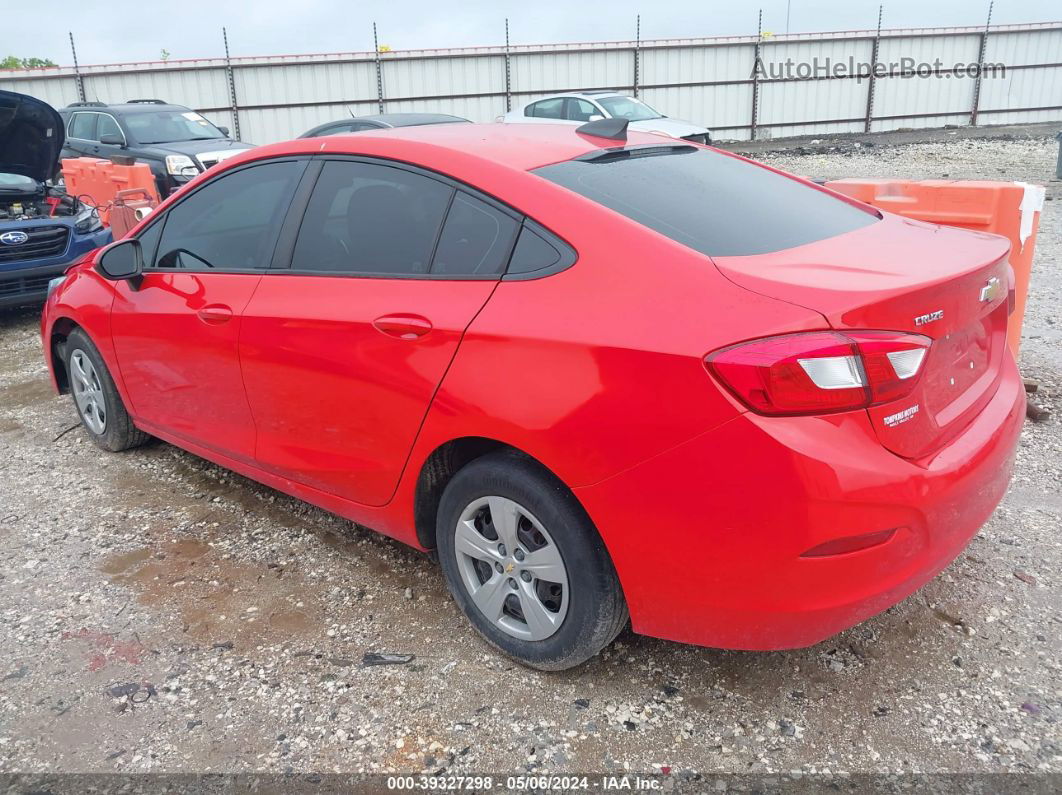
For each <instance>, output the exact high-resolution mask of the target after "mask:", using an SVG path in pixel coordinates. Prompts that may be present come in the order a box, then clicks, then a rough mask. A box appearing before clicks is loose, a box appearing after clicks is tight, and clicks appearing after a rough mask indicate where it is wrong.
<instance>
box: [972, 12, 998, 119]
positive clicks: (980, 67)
mask: <svg viewBox="0 0 1062 795" xmlns="http://www.w3.org/2000/svg"><path fill="white" fill-rule="evenodd" d="M992 5H993V0H989V3H988V18H987V19H986V20H985V29H984V31H983V32H982V33H981V48H980V50H979V52H978V54H977V77H975V78H974V94H973V107H972V108H970V126H971V127H976V126H977V111H978V108H979V106H980V104H981V73H982V72H983V71H984V68H985V48H986V47H987V46H988V26H989V25H991V24H992Z"/></svg>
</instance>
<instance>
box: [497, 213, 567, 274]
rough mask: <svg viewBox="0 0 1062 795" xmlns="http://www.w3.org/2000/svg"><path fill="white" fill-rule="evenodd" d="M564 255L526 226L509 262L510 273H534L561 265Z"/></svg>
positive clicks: (521, 231)
mask: <svg viewBox="0 0 1062 795" xmlns="http://www.w3.org/2000/svg"><path fill="white" fill-rule="evenodd" d="M562 257H563V254H562V253H561V252H560V251H558V250H557V247H556V246H554V245H553V244H552V243H550V242H549V241H548V240H546V238H545V237H543V236H542V235H540V234H538V233H537V232H536V231H535V230H534V229H532V228H531V227H530V226H528V225H527V224H525V225H524V226H523V228H522V229H521V230H520V237H519V238H518V239H517V241H516V246H515V247H514V248H513V256H512V258H511V259H510V260H509V269H508V272H509V273H532V272H534V271H540V270H545V269H546V268H552V267H553V266H555V265H558V264H560V262H561V259H562Z"/></svg>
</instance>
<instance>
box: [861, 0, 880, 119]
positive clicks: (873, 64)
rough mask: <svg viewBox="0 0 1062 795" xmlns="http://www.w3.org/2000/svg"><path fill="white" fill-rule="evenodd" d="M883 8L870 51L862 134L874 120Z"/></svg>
mask: <svg viewBox="0 0 1062 795" xmlns="http://www.w3.org/2000/svg"><path fill="white" fill-rule="evenodd" d="M884 8H885V6H878V29H877V32H876V33H875V34H874V46H873V47H872V48H871V50H870V79H869V80H868V81H867V115H866V120H865V121H864V122H863V132H865V133H868V132H870V123H871V122H872V121H873V120H874V87H875V85H876V84H877V79H878V48H879V47H880V46H881V14H882V10H883V9H884Z"/></svg>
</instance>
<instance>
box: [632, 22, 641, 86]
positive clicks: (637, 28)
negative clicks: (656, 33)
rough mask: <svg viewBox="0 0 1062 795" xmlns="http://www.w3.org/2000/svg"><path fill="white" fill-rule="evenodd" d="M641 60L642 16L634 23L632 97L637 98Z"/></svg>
mask: <svg viewBox="0 0 1062 795" xmlns="http://www.w3.org/2000/svg"><path fill="white" fill-rule="evenodd" d="M641 58H642V15H641V14H639V15H638V16H637V18H636V21H635V23H634V96H638V68H639V66H640V64H639V61H641Z"/></svg>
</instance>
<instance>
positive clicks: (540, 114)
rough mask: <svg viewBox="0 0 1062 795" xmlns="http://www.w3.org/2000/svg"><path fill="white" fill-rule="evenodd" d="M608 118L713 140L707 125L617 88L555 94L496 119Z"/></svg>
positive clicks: (665, 132)
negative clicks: (662, 110)
mask: <svg viewBox="0 0 1062 795" xmlns="http://www.w3.org/2000/svg"><path fill="white" fill-rule="evenodd" d="M610 118H616V119H627V120H628V121H629V122H630V125H629V126H630V128H631V129H632V130H641V131H642V132H655V133H659V134H661V135H668V136H671V137H672V138H682V139H684V140H686V141H692V142H693V143H698V144H710V143H711V142H712V133H711V130H709V129H708V128H706V127H702V126H701V125H699V124H694V123H693V122H689V121H681V120H679V119H669V118H668V117H667V116H664V115H662V114H660V113H657V112H656V111H655V110H653V109H652V108H650V107H649V106H648V105H646V104H645V103H644V102H642V101H641V100H639V99H635V98H634V97H629V96H627V95H626V94H621V93H619V92H617V91H584V92H581V93H579V92H575V93H570V94H554V95H553V96H549V97H545V98H544V99H536V100H535V101H534V102H529V103H527V104H526V105H524V106H523V107H520V108H516V109H515V110H511V111H509V112H508V113H506V114H505V115H504V116H499V117H498V119H497V120H498V121H501V122H506V123H508V124H517V123H519V124H528V123H532V124H541V123H547V124H585V123H586V122H588V121H596V120H597V119H610Z"/></svg>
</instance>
